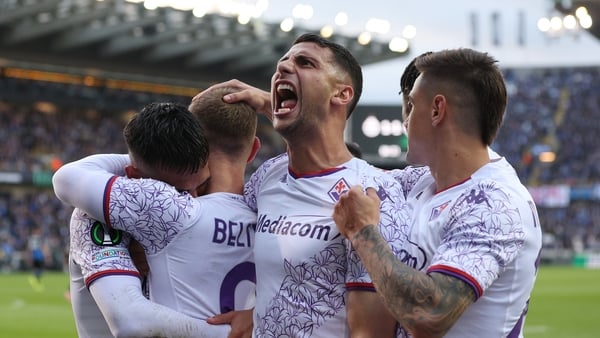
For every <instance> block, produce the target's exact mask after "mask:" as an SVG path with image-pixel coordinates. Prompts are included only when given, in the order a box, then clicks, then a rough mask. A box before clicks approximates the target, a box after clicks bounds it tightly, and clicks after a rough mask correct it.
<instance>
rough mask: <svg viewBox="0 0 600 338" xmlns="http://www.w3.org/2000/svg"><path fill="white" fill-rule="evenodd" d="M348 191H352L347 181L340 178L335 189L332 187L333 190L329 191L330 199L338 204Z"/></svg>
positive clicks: (334, 186)
mask: <svg viewBox="0 0 600 338" xmlns="http://www.w3.org/2000/svg"><path fill="white" fill-rule="evenodd" d="M348 190H350V186H349V185H348V182H346V180H345V179H344V178H340V179H339V180H338V181H337V182H336V183H335V184H334V185H333V187H331V189H329V192H328V194H329V197H331V199H332V200H333V201H334V202H337V201H338V200H339V199H340V196H342V194H343V193H345V192H347V191H348Z"/></svg>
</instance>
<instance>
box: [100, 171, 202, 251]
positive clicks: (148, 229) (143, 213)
mask: <svg viewBox="0 0 600 338" xmlns="http://www.w3.org/2000/svg"><path fill="white" fill-rule="evenodd" d="M196 205H197V204H195V203H193V199H192V197H191V195H189V194H187V193H180V192H178V191H177V190H176V189H175V188H174V187H172V186H171V185H168V184H166V183H164V182H161V181H157V180H153V179H135V180H132V179H125V178H119V179H117V180H115V182H114V183H113V185H112V187H111V191H110V201H109V205H108V210H109V219H110V222H111V225H112V226H113V227H114V228H116V229H120V230H123V231H125V232H128V233H130V234H132V236H133V237H134V238H135V239H136V240H138V241H139V242H140V243H141V244H142V246H143V247H144V249H145V251H146V253H147V254H154V253H157V252H159V251H161V250H162V249H163V248H165V247H166V246H167V245H168V244H169V243H171V241H172V240H173V238H174V237H175V236H177V234H178V233H179V232H180V231H181V230H183V228H182V227H183V226H185V225H186V224H190V222H187V221H186V220H185V219H186V218H190V216H191V215H192V214H193V213H194V209H196Z"/></svg>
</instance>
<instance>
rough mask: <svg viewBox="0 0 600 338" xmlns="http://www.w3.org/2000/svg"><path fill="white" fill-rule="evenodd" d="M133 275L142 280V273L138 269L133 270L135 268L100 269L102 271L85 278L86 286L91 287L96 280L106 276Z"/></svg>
mask: <svg viewBox="0 0 600 338" xmlns="http://www.w3.org/2000/svg"><path fill="white" fill-rule="evenodd" d="M115 275H117V276H124V275H125V276H133V277H137V278H139V279H140V280H142V276H141V275H140V273H139V272H137V271H133V270H104V271H100V272H96V273H94V274H92V275H91V276H89V277H88V278H86V279H85V287H86V288H88V289H89V288H90V285H91V284H92V283H93V282H95V281H96V280H98V279H100V278H102V277H106V276H115Z"/></svg>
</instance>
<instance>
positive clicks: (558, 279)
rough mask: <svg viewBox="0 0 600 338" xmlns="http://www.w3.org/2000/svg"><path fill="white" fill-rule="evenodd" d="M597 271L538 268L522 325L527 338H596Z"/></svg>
mask: <svg viewBox="0 0 600 338" xmlns="http://www.w3.org/2000/svg"><path fill="white" fill-rule="evenodd" d="M599 306H600V269H584V268H576V267H557V266H541V267H540V270H539V272H538V279H537V282H536V285H535V288H534V290H533V294H532V295H531V301H530V304H529V313H528V315H527V320H526V322H525V337H527V338H537V337H544V338H596V337H598V325H600V310H599V309H598V307H599Z"/></svg>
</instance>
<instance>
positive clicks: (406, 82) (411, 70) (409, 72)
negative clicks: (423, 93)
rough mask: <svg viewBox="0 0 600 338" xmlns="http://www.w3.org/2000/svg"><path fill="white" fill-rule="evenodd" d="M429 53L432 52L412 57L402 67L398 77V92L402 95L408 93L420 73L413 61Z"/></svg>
mask: <svg viewBox="0 0 600 338" xmlns="http://www.w3.org/2000/svg"><path fill="white" fill-rule="evenodd" d="M431 53H432V52H425V53H423V54H421V55H418V56H416V57H414V58H413V59H412V60H410V62H409V63H408V65H406V68H404V72H402V76H401V77H400V94H402V95H404V96H406V95H408V94H409V93H410V91H411V90H412V89H413V87H414V85H415V81H416V80H417V78H418V77H419V75H420V74H421V72H419V70H418V69H417V67H416V66H415V62H416V61H417V58H419V57H422V56H425V55H429V54H431Z"/></svg>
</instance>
